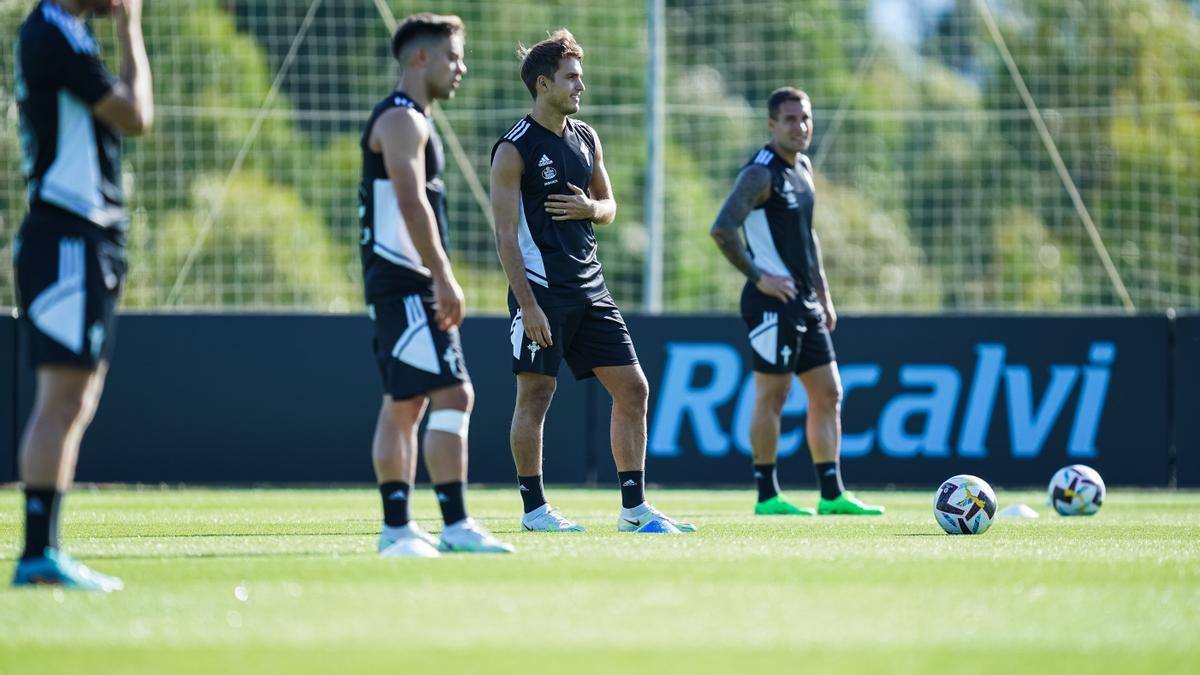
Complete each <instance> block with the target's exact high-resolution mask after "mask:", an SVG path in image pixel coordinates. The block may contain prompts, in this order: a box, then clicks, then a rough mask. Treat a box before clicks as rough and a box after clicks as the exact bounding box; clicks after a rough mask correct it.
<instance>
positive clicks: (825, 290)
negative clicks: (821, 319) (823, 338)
mask: <svg viewBox="0 0 1200 675" xmlns="http://www.w3.org/2000/svg"><path fill="white" fill-rule="evenodd" d="M812 244H813V267H814V268H815V269H814V270H813V271H814V272H816V273H815V274H813V282H814V283H815V284H816V286H817V288H816V291H817V301H818V302H820V303H821V307H822V308H824V310H825V327H826V328H828V329H829V332H830V333H832V332H833V329H834V328H835V327H836V326H837V312H836V311H835V310H834V309H833V298H832V297H831V296H830V295H829V280H828V279H826V278H825V261H824V260H823V259H822V258H821V240H820V239H819V238H818V237H817V231H816V230H813V233H812Z"/></svg>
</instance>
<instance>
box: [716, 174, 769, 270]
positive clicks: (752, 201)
mask: <svg viewBox="0 0 1200 675" xmlns="http://www.w3.org/2000/svg"><path fill="white" fill-rule="evenodd" d="M770 186H771V172H770V171H769V170H768V169H767V168H766V167H764V166H758V165H751V166H748V167H746V168H745V169H743V170H742V173H741V174H739V175H738V179H737V182H736V183H734V186H733V191H732V192H730V193H729V197H728V198H727V199H726V200H725V204H724V205H723V206H722V207H721V211H720V212H719V213H718V214H717V220H716V222H714V223H713V226H712V230H711V231H710V234H712V238H713V239H714V240H715V241H716V242H717V247H718V248H720V249H721V253H723V254H724V255H725V258H726V259H727V260H729V262H730V263H732V264H733V266H734V267H736V268H737V269H738V271H740V272H741V273H742V274H745V275H746V278H748V279H750V281H758V280H759V278H760V277H761V276H762V272H760V271H759V269H758V267H756V266H755V265H754V261H753V260H751V259H750V256H748V255H746V245H745V244H744V243H743V242H742V235H741V233H740V232H738V228H740V227H741V225H742V222H743V221H745V220H746V216H748V215H750V211H752V210H753V209H754V207H755V206H757V205H758V204H759V202H760V201H761V200H762V198H763V196H764V195H765V193H766V192H767V191H768V190H769V189H770Z"/></svg>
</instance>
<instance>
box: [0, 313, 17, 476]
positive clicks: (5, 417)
mask: <svg viewBox="0 0 1200 675" xmlns="http://www.w3.org/2000/svg"><path fill="white" fill-rule="evenodd" d="M16 364H17V320H16V319H14V318H13V317H12V315H11V314H9V313H8V312H7V311H5V312H3V315H0V483H7V482H10V481H13V480H16V478H17V422H16V418H17V371H16Z"/></svg>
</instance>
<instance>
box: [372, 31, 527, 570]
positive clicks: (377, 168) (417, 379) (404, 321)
mask: <svg viewBox="0 0 1200 675" xmlns="http://www.w3.org/2000/svg"><path fill="white" fill-rule="evenodd" d="M463 50H464V36H463V24H462V20H461V19H459V18H458V17H456V16H437V15H433V14H417V15H414V16H410V17H408V18H407V19H405V20H404V22H403V23H401V24H400V26H399V28H397V29H396V33H395V35H394V36H393V37H392V55H393V56H395V58H396V60H397V61H399V62H400V68H401V72H400V81H399V84H398V85H397V87H396V90H395V91H393V92H392V93H390V94H388V95H387V97H385V98H384V99H383V100H382V101H380V102H379V103H378V104H377V105H376V106H375V109H374V110H373V111H372V113H371V117H370V119H369V120H368V121H367V125H366V128H365V129H364V131H363V135H362V141H361V146H362V157H363V173H362V184H361V185H360V186H359V212H360V214H361V216H362V238H361V241H360V244H361V249H362V263H363V286H364V289H365V292H366V301H367V311H368V313H369V314H370V316H371V318H372V320H373V322H374V326H375V336H374V350H375V356H376V360H377V362H378V365H379V372H380V374H381V375H382V377H383V386H384V395H383V404H382V406H381V407H380V409H379V419H378V421H377V423H376V426H375V438H374V440H373V442H372V447H371V457H372V459H373V460H374V464H375V475H376V478H377V479H378V482H379V492H380V497H381V498H382V500H383V529H382V531H381V532H380V535H379V543H378V547H379V551H380V553H382V554H383V555H385V556H400V557H426V558H431V557H436V556H438V555H440V552H443V551H444V552H456V553H457V552H462V553H509V552H511V551H512V547H511V546H509V545H508V544H505V543H503V542H501V541H499V540H497V539H496V538H495V537H493V536H492V535H491V534H490V533H489V532H488V531H487V530H485V529H484V528H483V527H481V526H480V525H479V524H478V523H477V522H475V520H474V519H472V518H470V517H469V516H468V515H467V508H466V499H465V495H464V492H465V490H466V484H467V429H468V426H469V421H470V414H471V407H472V403H473V399H474V390H473V389H472V387H471V380H470V377H469V376H468V375H467V367H466V363H465V362H464V360H463V354H462V345H461V342H460V339H459V334H458V328H459V326H460V325H462V321H463V316H464V311H465V308H464V303H463V293H462V289H461V288H460V287H459V285H458V282H457V281H456V280H455V278H454V272H453V271H452V270H451V269H450V261H449V260H448V259H447V258H446V248H447V232H446V226H447V223H446V198H445V194H444V191H445V187H444V184H443V182H442V171H443V168H444V164H445V161H444V157H443V154H442V143H441V140H440V139H439V138H438V134H437V131H436V130H435V129H434V126H433V123H432V121H431V120H430V117H429V107H430V105H432V103H433V102H434V100H435V99H443V100H445V99H449V98H451V97H453V96H454V92H455V90H456V89H457V88H458V85H459V83H460V82H461V81H462V78H463V75H464V74H466V72H467V66H466V63H464V61H463V56H464V53H463ZM427 406H428V407H429V409H430V410H429V421H428V424H427V425H426V430H425V467H426V468H427V469H428V471H429V477H430V479H431V480H432V481H433V489H434V492H435V493H436V494H437V500H438V505H439V506H440V507H441V510H442V519H443V520H444V521H445V527H444V528H443V529H442V533H441V537H440V539H434V538H433V537H432V536H431V535H429V534H428V533H427V532H425V531H424V530H423V529H421V527H420V526H419V525H417V523H416V522H414V521H412V520H410V519H409V509H408V500H409V491H410V489H411V487H412V484H413V481H414V479H415V477H416V470H417V448H418V444H417V427H418V426H419V425H420V423H421V420H422V418H423V417H425V409H426V407H427Z"/></svg>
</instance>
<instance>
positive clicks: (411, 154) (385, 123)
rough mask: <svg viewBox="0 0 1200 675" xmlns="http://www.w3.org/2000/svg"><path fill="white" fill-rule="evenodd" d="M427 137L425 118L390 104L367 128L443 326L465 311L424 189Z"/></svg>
mask: <svg viewBox="0 0 1200 675" xmlns="http://www.w3.org/2000/svg"><path fill="white" fill-rule="evenodd" d="M428 140H429V122H428V121H427V120H426V119H425V117H424V115H421V114H420V113H418V112H417V111H415V110H412V109H411V108H394V109H392V110H389V111H388V112H386V113H384V114H383V115H381V116H380V117H379V119H378V120H376V121H375V126H374V128H373V129H372V130H371V141H370V142H371V149H372V150H378V151H380V152H381V153H382V154H383V163H384V166H385V167H386V168H387V174H388V178H389V179H390V180H391V182H392V189H393V190H394V191H395V192H396V202H397V205H398V206H399V207H400V214H401V215H402V216H404V222H405V223H406V225H407V227H408V234H409V237H411V238H412V242H413V246H414V247H415V248H416V249H417V253H418V254H420V256H421V263H422V264H423V265H425V267H427V268H428V269H429V272H430V274H431V275H432V276H433V294H434V298H435V299H436V301H437V306H438V308H437V315H436V316H435V317H434V321H435V322H436V323H437V325H438V326H439V327H440V328H441V329H442V330H448V329H449V328H450V327H451V326H458V325H461V324H462V322H463V317H464V315H465V312H466V308H465V303H464V301H463V292H462V288H460V287H459V285H458V281H456V280H455V278H454V272H453V271H452V270H451V269H450V261H449V260H448V259H447V258H446V252H445V251H444V250H442V240H441V237H439V236H438V229H437V220H436V218H435V216H434V214H433V207H431V206H430V205H429V198H428V197H426V195H425V143H426V142H427V141H428Z"/></svg>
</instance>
